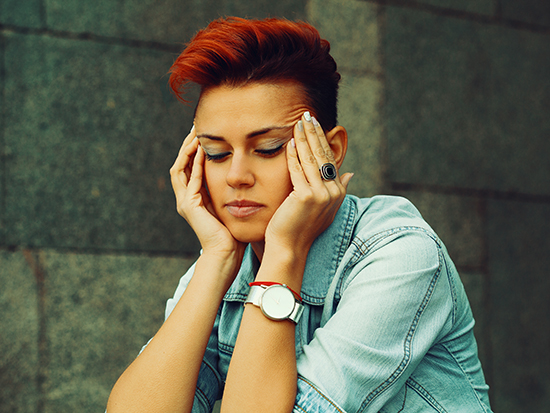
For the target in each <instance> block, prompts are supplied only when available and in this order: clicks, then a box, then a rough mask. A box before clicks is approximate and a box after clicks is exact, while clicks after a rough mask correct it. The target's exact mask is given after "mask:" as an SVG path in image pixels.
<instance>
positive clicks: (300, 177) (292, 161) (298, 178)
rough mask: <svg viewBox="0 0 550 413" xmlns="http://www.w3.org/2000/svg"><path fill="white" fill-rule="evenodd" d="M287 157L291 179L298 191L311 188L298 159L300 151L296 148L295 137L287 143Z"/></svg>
mask: <svg viewBox="0 0 550 413" xmlns="http://www.w3.org/2000/svg"><path fill="white" fill-rule="evenodd" d="M286 159H287V164H288V171H289V173H290V181H291V182H292V185H293V187H294V189H295V190H296V191H303V190H304V189H309V183H308V181H307V179H306V177H305V175H304V170H303V168H302V165H301V164H300V160H299V159H298V152H297V150H296V141H295V139H294V138H292V139H291V140H290V142H289V143H288V144H287V145H286Z"/></svg>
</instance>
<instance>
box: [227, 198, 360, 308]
mask: <svg viewBox="0 0 550 413" xmlns="http://www.w3.org/2000/svg"><path fill="white" fill-rule="evenodd" d="M356 214H357V207H356V205H355V202H353V200H352V199H351V198H350V197H349V196H346V198H345V199H344V202H343V203H342V205H341V206H340V209H339V210H338V212H337V214H336V217H335V218H334V221H333V222H332V224H331V225H330V226H329V227H328V228H327V229H326V230H325V231H324V232H323V233H322V234H321V235H319V236H318V237H317V239H316V240H315V241H314V242H313V245H312V246H311V249H310V250H309V254H308V256H307V261H306V268H305V272H304V280H303V282H302V291H301V295H302V299H303V301H305V302H306V303H308V304H311V305H322V304H323V303H324V301H325V297H326V295H327V291H328V288H329V286H330V284H331V282H332V279H333V277H334V274H335V273H336V269H337V268H338V265H339V264H340V261H341V260H342V257H343V256H344V253H345V251H346V250H347V248H348V246H349V244H350V242H351V236H352V233H353V226H354V224H355V216H356ZM259 266H260V264H259V262H258V259H257V258H256V255H255V254H254V251H252V247H251V246H250V245H248V246H247V248H246V251H245V253H244V256H243V262H242V264H241V268H240V270H239V273H238V274H237V277H236V278H235V281H234V282H233V284H232V285H231V287H230V288H229V290H228V291H227V293H226V294H225V297H224V300H226V301H242V302H244V300H245V299H246V296H247V295H248V290H249V289H250V287H249V286H248V283H251V282H252V281H254V277H255V274H256V273H257V272H258V269H259Z"/></svg>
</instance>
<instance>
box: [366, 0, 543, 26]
mask: <svg viewBox="0 0 550 413" xmlns="http://www.w3.org/2000/svg"><path fill="white" fill-rule="evenodd" d="M360 1H364V2H367V3H375V4H379V5H383V6H392V7H402V8H407V9H413V10H419V11H424V12H428V13H431V14H435V15H437V16H442V17H450V18H456V19H461V20H469V21H474V22H477V23H484V24H490V25H495V26H504V27H508V28H511V29H517V30H525V31H530V32H534V33H541V34H550V27H547V26H542V25H539V24H533V23H526V22H523V21H520V20H514V19H504V18H502V14H501V13H500V15H499V10H500V7H499V5H500V3H497V9H496V11H495V15H494V16H490V15H486V14H478V13H473V12H468V11H464V10H457V9H448V8H444V7H440V6H433V5H431V4H425V3H420V2H418V1H413V0H360Z"/></svg>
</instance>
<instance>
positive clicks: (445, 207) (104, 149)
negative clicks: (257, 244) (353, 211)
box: [0, 0, 550, 413]
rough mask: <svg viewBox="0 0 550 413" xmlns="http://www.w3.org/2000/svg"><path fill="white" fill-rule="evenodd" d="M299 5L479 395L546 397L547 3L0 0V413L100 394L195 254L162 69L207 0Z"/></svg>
mask: <svg viewBox="0 0 550 413" xmlns="http://www.w3.org/2000/svg"><path fill="white" fill-rule="evenodd" d="M231 14H234V15H240V16H251V17H264V16H268V15H276V16H286V17H288V18H292V19H308V20H309V21H311V22H312V23H314V24H315V25H316V26H317V27H318V28H319V30H320V31H321V33H322V34H323V36H325V37H326V38H328V39H329V40H330V41H331V44H332V50H333V54H334V56H335V57H336V59H337V61H338V62H339V67H340V70H341V73H342V76H343V80H342V86H341V93H340V103H339V107H340V115H339V117H340V123H341V124H343V125H344V126H346V127H347V128H348V131H349V134H350V149H349V152H348V156H347V159H346V162H345V164H344V169H345V170H346V171H353V172H355V173H356V176H355V177H354V179H353V182H352V183H351V185H350V192H352V193H355V194H357V195H360V196H370V195H373V194H377V193H395V194H400V195H404V196H406V197H408V198H410V199H411V200H412V201H413V202H414V203H415V204H416V205H417V206H418V207H419V209H420V210H421V212H422V213H423V215H424V216H425V218H426V219H427V221H428V222H429V223H430V224H431V225H432V226H433V227H434V228H435V229H436V231H437V232H438V233H439V234H440V236H441V237H442V239H443V240H444V241H445V243H446V244H447V247H448V249H449V251H450V254H451V256H452V257H453V259H454V260H455V262H456V264H457V266H458V268H459V270H460V272H461V277H462V279H463V281H464V284H465V286H466V289H467V291H468V293H469V297H470V301H471V303H472V307H473V310H474V314H475V316H476V319H477V325H476V335H477V337H478V341H479V344H480V354H481V358H482V362H483V364H484V368H485V371H486V375H487V378H488V381H489V384H490V385H491V398H492V403H493V407H494V409H495V411H498V412H510V413H511V412H517V411H529V412H535V413H536V412H541V413H542V412H545V411H547V406H548V405H549V403H550V382H549V379H548V374H547V372H548V370H550V357H549V356H548V355H547V351H545V350H546V349H547V348H549V347H550V336H549V333H548V331H550V328H549V327H550V326H549V322H548V317H547V316H546V314H548V312H549V311H548V310H550V309H549V304H548V303H549V301H548V296H549V293H550V285H549V283H548V281H547V279H548V277H547V272H548V271H547V268H548V267H549V266H550V262H549V261H550V258H549V256H550V254H548V251H549V249H550V248H549V247H550V245H549V241H548V240H547V237H546V234H547V233H548V232H549V230H550V228H549V223H548V219H547V218H546V217H547V216H548V214H549V213H550V193H549V188H550V182H549V181H550V166H549V165H550V163H549V162H548V161H547V159H548V158H549V155H550V147H549V143H548V142H549V139H548V138H549V137H550V136H549V135H550V133H549V132H550V121H549V119H550V118H549V117H548V111H549V106H550V58H549V56H550V53H549V52H550V50H549V46H548V45H549V44H550V42H549V41H548V40H549V36H550V9H549V8H548V6H546V3H545V2H540V1H536V0H532V1H523V2H517V1H512V0H479V1H474V0H468V1H458V0H418V1H403V0H386V1H382V0H379V1H377V0H361V1H360V0H324V1H322V0H307V1H306V0H301V1H291V0H288V1H286V0H285V1H279V2H273V1H267V0H262V1H257V2H249V1H239V0H233V1H215V0H204V1H199V0H185V1H174V0H164V1H156V0H147V1H137V0H133V1H125V2H121V1H96V2H82V1H77V0H67V1H63V2H61V1H59V0H29V1H25V2H21V1H16V0H2V1H1V2H0V161H1V164H0V285H1V286H2V288H0V346H1V348H2V349H3V350H2V351H1V352H0V411H2V412H12V411H13V412H39V413H43V412H54V411H55V412H74V411H81V412H92V411H93V412H96V411H102V409H103V407H104V405H105V403H106V400H107V397H108V394H109V391H110V389H111V386H112V385H113V383H114V381H115V380H116V378H117V377H118V376H119V375H120V373H121V372H122V370H123V369H124V368H125V366H126V365H127V364H128V363H130V362H131V360H132V358H133V357H135V355H136V353H137V352H138V351H139V349H140V347H141V346H142V345H143V344H144V343H145V342H146V341H147V339H148V338H149V337H150V336H151V335H152V334H154V332H155V331H156V330H157V329H158V327H159V325H160V323H161V322H162V317H163V306H164V301H165V300H166V298H168V297H169V296H170V295H171V294H172V293H173V290H174V289H175V287H176V284H177V281H178V279H179V276H180V275H181V274H182V273H183V272H184V271H185V270H186V269H187V268H188V266H189V265H190V264H191V263H192V261H193V259H194V258H195V257H196V256H197V252H198V244H197V241H196V239H195V237H194V235H193V234H192V233H191V231H190V230H189V228H188V226H187V225H186V224H185V223H184V222H183V220H182V219H181V218H179V217H178V215H177V214H176V212H175V210H174V200H173V195H172V191H171V188H170V182H169V176H168V169H169V167H170V165H171V163H172V161H173V159H174V157H175V155H176V153H177V150H178V147H179V145H180V143H181V140H182V139H183V137H184V135H185V133H186V131H187V130H188V129H189V126H190V124H191V116H192V108H186V107H185V106H183V105H181V104H179V103H177V102H176V100H175V98H173V97H172V96H171V95H170V93H169V92H168V90H167V87H166V80H167V77H166V71H167V69H168V67H169V66H170V63H171V62H172V61H173V59H174V58H175V56H176V55H177V53H178V51H179V50H181V47H182V43H184V42H186V41H187V40H188V39H189V38H190V36H191V35H192V34H193V33H194V32H195V31H196V30H197V29H199V28H201V27H203V26H204V25H205V24H206V23H207V22H208V21H209V20H211V19H213V18H215V17H217V16H219V15H231Z"/></svg>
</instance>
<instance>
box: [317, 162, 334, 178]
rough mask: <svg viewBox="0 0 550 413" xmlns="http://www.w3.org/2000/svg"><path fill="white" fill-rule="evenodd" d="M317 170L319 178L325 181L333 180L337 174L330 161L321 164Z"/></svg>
mask: <svg viewBox="0 0 550 413" xmlns="http://www.w3.org/2000/svg"><path fill="white" fill-rule="evenodd" d="M319 172H321V178H323V179H324V180H325V181H333V180H334V179H335V178H336V176H337V175H336V167H335V166H334V165H333V164H331V163H330V162H327V163H325V164H323V165H321V167H320V168H319Z"/></svg>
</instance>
